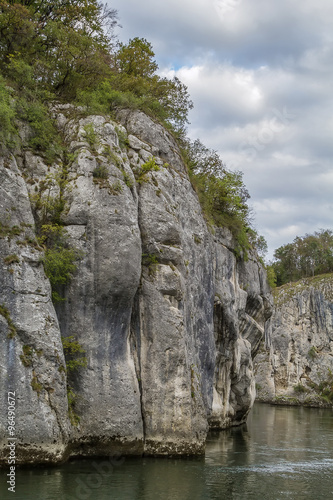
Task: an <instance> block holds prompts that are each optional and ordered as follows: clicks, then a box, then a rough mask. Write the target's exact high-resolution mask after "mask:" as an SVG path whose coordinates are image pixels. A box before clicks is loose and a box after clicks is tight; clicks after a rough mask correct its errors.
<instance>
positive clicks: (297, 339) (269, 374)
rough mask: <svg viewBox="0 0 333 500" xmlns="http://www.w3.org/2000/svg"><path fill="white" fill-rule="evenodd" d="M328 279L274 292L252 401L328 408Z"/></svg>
mask: <svg viewBox="0 0 333 500" xmlns="http://www.w3.org/2000/svg"><path fill="white" fill-rule="evenodd" d="M332 299H333V278H332V275H323V276H317V277H315V278H308V279H305V280H302V281H300V282H298V283H296V284H295V283H291V284H289V285H285V286H284V287H282V288H281V289H280V290H278V291H277V292H276V293H275V307H274V312H273V315H272V317H271V319H270V320H269V321H268V322H267V328H266V333H265V342H264V343H263V344H262V346H261V348H260V351H259V353H258V354H257V356H256V358H255V368H256V383H257V395H258V399H259V400H261V401H265V402H272V403H283V404H305V405H309V406H323V405H331V404H332V398H333V392H332V383H333V378H332V370H333V302H332Z"/></svg>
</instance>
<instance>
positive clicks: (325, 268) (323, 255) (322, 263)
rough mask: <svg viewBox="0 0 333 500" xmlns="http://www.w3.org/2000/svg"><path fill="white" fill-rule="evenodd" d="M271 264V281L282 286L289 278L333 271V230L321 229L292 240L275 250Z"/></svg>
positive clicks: (295, 278) (299, 277)
mask: <svg viewBox="0 0 333 500" xmlns="http://www.w3.org/2000/svg"><path fill="white" fill-rule="evenodd" d="M274 259H275V260H274V261H273V262H271V263H270V264H269V266H268V270H269V274H270V279H271V284H274V282H275V284H276V286H281V285H283V284H285V283H288V282H290V281H297V280H299V279H301V278H306V277H309V276H316V275H318V274H323V273H331V272H333V231H331V230H330V229H321V230H320V231H316V232H315V233H314V234H306V235H305V236H303V237H299V236H297V237H296V238H295V239H294V241H293V242H292V243H288V244H286V245H282V246H281V247H279V248H278V249H277V250H275V252H274Z"/></svg>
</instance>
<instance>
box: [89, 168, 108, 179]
mask: <svg viewBox="0 0 333 500" xmlns="http://www.w3.org/2000/svg"><path fill="white" fill-rule="evenodd" d="M93 177H94V178H95V179H107V178H108V177H109V172H108V168H107V166H106V165H99V166H98V167H96V168H95V169H94V170H93Z"/></svg>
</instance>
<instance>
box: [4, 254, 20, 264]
mask: <svg viewBox="0 0 333 500" xmlns="http://www.w3.org/2000/svg"><path fill="white" fill-rule="evenodd" d="M3 261H4V263H5V264H7V266H9V265H11V264H19V262H20V259H19V258H18V256H17V255H16V254H11V255H8V256H7V257H5V258H4V259H3Z"/></svg>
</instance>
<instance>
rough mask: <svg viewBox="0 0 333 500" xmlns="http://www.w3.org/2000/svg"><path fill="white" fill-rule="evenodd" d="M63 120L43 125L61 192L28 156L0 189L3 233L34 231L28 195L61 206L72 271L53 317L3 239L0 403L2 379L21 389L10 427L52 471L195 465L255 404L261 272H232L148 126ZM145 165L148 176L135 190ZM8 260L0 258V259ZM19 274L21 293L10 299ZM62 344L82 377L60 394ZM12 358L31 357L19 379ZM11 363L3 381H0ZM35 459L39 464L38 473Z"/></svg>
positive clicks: (229, 250) (64, 115)
mask: <svg viewBox="0 0 333 500" xmlns="http://www.w3.org/2000/svg"><path fill="white" fill-rule="evenodd" d="M71 111H72V108H71V107H61V106H57V107H56V108H55V109H54V110H53V112H54V113H55V114H56V116H57V122H58V125H59V127H60V128H61V129H62V132H63V134H64V138H65V140H66V142H67V144H68V150H69V153H70V155H69V157H70V158H71V161H70V162H69V163H68V164H67V165H66V167H67V174H66V176H67V180H66V185H65V188H60V187H59V186H60V185H59V182H58V180H59V178H60V174H61V172H62V168H63V166H62V165H61V164H59V165H57V164H54V165H52V166H51V167H50V166H47V165H45V163H44V162H43V160H42V159H41V158H38V157H37V156H34V155H32V154H31V153H29V152H26V153H24V155H23V154H22V156H18V158H17V161H18V164H19V168H20V171H21V173H22V175H23V177H24V179H25V181H24V179H23V177H22V176H20V173H19V172H20V171H19V169H18V168H17V166H15V169H16V170H15V176H16V177H15V179H16V181H15V182H12V183H11V184H8V186H7V188H6V192H7V193H8V197H9V198H10V200H11V201H6V205H5V206H4V211H2V213H4V214H5V212H6V209H7V208H8V210H9V211H10V215H9V216H8V217H9V219H8V220H10V221H11V222H10V223H11V224H12V225H13V224H14V223H15V220H16V219H15V217H16V216H18V215H17V214H19V213H20V214H21V215H20V217H22V221H23V220H24V221H25V220H28V221H29V223H31V224H32V225H33V224H34V223H36V224H41V221H42V220H43V213H42V210H41V209H40V208H38V206H37V207H36V206H35V208H34V210H33V214H34V219H33V215H32V212H31V206H32V207H34V200H35V198H36V193H38V192H41V191H42V192H41V196H42V199H43V200H49V199H59V197H60V196H62V197H63V200H65V206H64V210H63V212H62V215H61V217H62V222H63V224H64V225H65V228H66V232H67V242H68V244H70V245H72V246H74V247H75V248H77V249H78V251H79V252H80V259H79V261H78V269H77V271H76V272H75V273H74V275H73V277H72V279H71V282H70V284H69V285H68V286H66V287H64V289H63V293H64V295H65V298H66V300H65V301H63V302H60V303H58V304H57V305H56V312H55V310H54V307H53V305H52V303H51V300H50V285H49V283H48V280H47V279H46V278H45V275H44V272H43V267H42V264H41V263H40V258H41V257H42V255H43V252H42V249H39V250H37V249H33V251H34V252H35V253H34V254H33V253H32V250H29V251H28V250H27V247H22V248H24V250H22V248H21V247H19V246H18V242H17V239H19V237H15V238H12V239H11V242H9V241H8V238H2V239H1V244H2V245H7V246H8V245H15V252H16V253H17V254H18V256H19V259H20V262H19V263H17V264H13V266H12V267H13V269H14V273H13V274H11V273H8V271H7V270H5V271H4V272H5V276H6V280H7V281H6V280H5V281H3V283H4V284H5V285H2V289H1V290H2V294H3V302H4V303H5V304H6V307H8V309H9V311H10V314H11V316H12V318H13V322H14V323H15V324H16V325H20V328H19V329H18V332H19V334H18V335H17V339H14V340H12V339H8V338H7V336H6V335H7V330H8V325H7V322H6V320H5V318H4V317H3V316H0V322H1V325H2V327H3V330H4V332H3V334H2V338H1V342H2V343H3V349H2V353H3V354H2V356H3V361H2V366H3V375H2V379H1V380H2V382H1V384H2V385H1V389H2V394H5V391H6V390H7V385H6V384H5V381H6V376H9V377H11V378H12V380H13V381H14V385H15V384H16V385H15V387H20V390H19V393H20V397H21V398H22V401H21V402H20V406H21V410H22V415H23V414H24V413H27V412H28V413H29V412H30V414H31V415H32V417H33V418H34V423H32V422H31V421H30V420H27V421H26V423H25V424H24V425H23V423H22V422H21V421H20V423H19V425H21V426H22V429H23V430H24V433H25V435H26V437H25V442H28V440H29V439H30V441H29V443H30V446H31V448H33V447H34V446H36V447H37V448H38V446H40V444H39V442H40V440H41V439H42V438H43V439H44V443H45V446H46V447H47V449H48V450H49V452H50V456H51V458H50V460H52V461H54V462H56V461H60V460H62V459H63V458H64V457H66V456H67V455H69V454H72V455H86V456H87V455H103V454H105V455H109V454H113V453H118V452H120V453H124V454H142V453H146V454H148V455H182V454H200V453H203V452H204V447H205V439H206V434H207V431H208V428H209V427H212V428H225V427H228V426H230V425H238V424H240V423H242V422H244V421H245V419H246V416H247V414H248V412H249V410H250V408H251V406H252V404H253V400H254V397H255V388H254V373H253V364H252V357H253V355H254V354H255V353H256V351H257V349H258V346H259V344H260V341H261V338H262V335H263V329H264V323H265V321H266V319H267V318H268V317H269V315H270V307H271V306H270V294H269V290H268V286H267V283H266V276H265V273H264V270H263V268H262V266H261V264H260V263H259V262H258V260H257V259H256V258H255V256H254V255H250V258H249V260H247V261H246V262H245V261H244V260H242V259H236V257H235V251H234V248H235V242H234V241H233V238H232V235H231V234H230V233H229V232H228V231H227V230H225V229H218V230H216V231H215V230H213V229H209V228H208V227H207V224H206V222H205V219H204V217H203V214H202V211H201V207H200V204H199V202H198V198H197V195H196V193H195V191H194V190H193V188H192V186H191V183H190V181H189V179H188V176H187V173H186V168H185V165H184V164H183V162H182V159H181V155H180V152H179V150H178V147H177V144H176V143H175V141H174V139H173V138H172V136H171V135H170V134H169V133H168V132H167V131H166V130H165V129H164V128H163V127H162V126H161V125H159V124H156V123H154V122H153V121H152V120H151V119H150V118H149V117H147V116H146V115H144V114H143V113H141V112H127V111H122V112H121V113H119V116H118V122H114V121H112V120H110V119H107V118H105V117H100V116H90V117H87V118H84V119H74V118H72V117H71ZM89 130H90V131H93V134H90V135H89ZM152 157H154V159H155V163H156V165H158V166H159V170H154V171H151V172H148V173H146V174H145V175H144V176H141V177H140V168H141V167H142V165H144V164H145V162H147V161H149V160H151V158H152ZM12 163H13V165H15V162H14V161H13V162H12ZM1 166H2V175H4V176H6V175H7V173H8V172H7V169H6V168H5V166H4V165H3V164H1ZM13 168H14V167H13ZM10 171H12V170H10ZM98 172H99V173H100V172H103V175H102V176H101V175H100V174H98ZM11 175H14V174H11ZM135 175H136V177H137V178H139V179H140V182H136V179H135ZM45 185H47V189H44V188H43V189H41V187H43V186H44V187H45ZM28 191H29V193H30V200H31V206H30V203H29V198H28ZM9 198H8V200H9ZM20 200H21V201H20ZM10 204H12V205H13V206H15V207H16V211H14V210H11V205H10ZM12 212H13V213H12ZM5 215H6V214H5ZM20 221H21V219H20ZM29 231H30V233H31V238H34V232H33V227H32V228H29ZM13 248H14V247H13ZM13 248H12V247H10V248H7V247H5V246H4V247H3V248H2V253H1V255H2V256H5V255H6V253H9V252H10V253H14V249H13ZM29 248H30V247H29ZM24 252H25V253H24ZM23 254H24V255H23ZM2 262H3V261H2ZM4 267H6V266H4ZM28 272H29V273H30V274H28ZM6 273H7V274H6ZM16 273H17V274H18V275H19V273H22V278H21V280H20V281H17V282H15V286H14V285H13V284H12V282H13V279H14V277H15V276H16ZM13 286H14V290H15V291H16V294H17V295H15V296H14V294H12V295H13V297H12V295H11V291H12V288H13ZM20 290H23V291H20ZM25 290H30V291H32V290H34V294H33V293H32V292H31V294H27V293H25ZM36 290H39V291H38V293H37V292H36ZM40 290H41V291H40ZM19 294H20V295H19ZM18 296H20V297H21V298H20V300H19V299H18ZM41 297H42V298H41ZM32 301H33V303H34V304H35V303H38V307H37V306H35V305H34V308H35V310H37V312H36V314H35V316H33V317H32V310H33V308H32ZM18 304H19V305H20V307H19V306H18ZM45 318H50V319H49V320H47V321H50V324H48V323H46V319H45ZM28 325H30V326H28ZM23 331H24V332H28V333H24V334H23V333H22V332H23ZM61 335H62V336H64V337H69V336H74V337H75V338H76V339H77V340H78V341H79V342H80V344H81V345H82V346H83V348H84V349H85V351H86V357H87V367H86V368H80V370H78V371H77V373H73V374H69V375H68V376H67V380H66V377H65V374H61V373H60V372H59V366H60V365H61V364H63V363H64V359H63V353H62V349H61ZM26 338H27V340H26ZM18 341H19V343H18ZM25 343H27V344H28V343H29V345H31V346H32V348H33V355H32V357H33V366H32V367H30V368H26V367H24V366H23V365H22V363H21V365H22V366H21V365H20V362H19V359H20V358H19V356H20V354H21V351H22V344H25ZM10 346H11V347H10ZM40 346H42V347H43V346H44V347H43V349H44V350H43V355H42V356H40V357H38V354H37V351H38V350H39V348H40ZM8 349H12V350H11V351H10V352H11V353H13V354H12V355H13V356H14V359H16V365H15V367H16V368H12V367H10V368H9V367H7V365H8V363H9V360H11V359H13V358H11V357H10V356H9V355H8V354H4V353H7V352H9V351H8ZM38 352H39V351H38ZM52 356H53V357H52ZM17 366H19V372H18V375H16V371H15V370H17V369H18V368H17ZM32 370H34V372H35V373H36V376H37V378H38V381H40V383H41V384H42V386H43V389H42V390H41V392H40V394H39V396H38V394H37V393H34V392H33V391H32V389H31V387H29V383H30V378H31V374H32V373H33V372H32ZM6 373H7V375H5V374H6ZM23 374H25V375H24V377H23ZM22 377H23V378H22ZM29 377H30V378H29ZM21 379H22V380H23V381H24V385H23V386H22V388H21V386H18V385H17V384H18V380H21ZM20 383H21V382H20ZM66 384H69V385H70V387H72V389H73V391H74V392H75V393H76V399H75V412H76V413H77V415H78V416H79V417H80V421H79V424H78V425H77V426H73V425H71V424H70V422H69V419H68V416H67V400H66ZM49 388H52V389H54V391H53V392H52V391H51V390H50V389H49ZM31 395H32V396H33V399H32V400H31V401H32V402H33V403H31V402H29V397H32V396H31ZM50 401H51V402H50ZM41 407H42V408H43V412H41V411H40V412H39V413H40V414H41V415H43V417H38V416H37V415H38V411H39V410H40V408H41ZM2 425H4V423H2ZM20 428H21V427H20ZM1 429H2V433H3V435H5V434H4V432H5V430H4V428H3V427H2V428H1ZM38 436H42V438H38V439H37V437H38ZM51 436H52V439H51ZM37 448H36V449H37ZM38 449H40V452H39V453H38V451H36V453H35V455H34V461H35V462H36V463H37V462H41V461H43V460H44V458H43V450H42V448H38ZM22 461H25V459H24V457H23V455H22Z"/></svg>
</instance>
